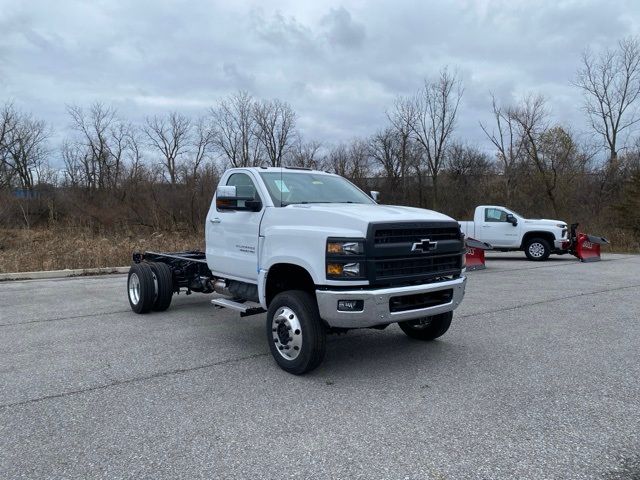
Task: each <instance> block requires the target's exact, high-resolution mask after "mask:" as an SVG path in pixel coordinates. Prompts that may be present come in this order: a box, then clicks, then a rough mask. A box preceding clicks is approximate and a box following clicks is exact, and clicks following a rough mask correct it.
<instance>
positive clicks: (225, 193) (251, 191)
mask: <svg viewBox="0 0 640 480" xmlns="http://www.w3.org/2000/svg"><path fill="white" fill-rule="evenodd" d="M241 189H242V190H246V191H244V192H239V191H238V187H235V186H231V185H222V186H219V187H218V188H217V189H216V208H217V209H218V210H245V211H246V210H248V211H250V212H259V211H260V210H262V202H261V201H260V200H259V199H257V200H256V194H255V188H254V187H253V186H243V187H241Z"/></svg>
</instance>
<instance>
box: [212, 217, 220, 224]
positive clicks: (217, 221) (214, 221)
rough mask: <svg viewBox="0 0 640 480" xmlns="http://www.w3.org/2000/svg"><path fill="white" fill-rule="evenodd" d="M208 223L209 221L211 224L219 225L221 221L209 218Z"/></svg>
mask: <svg viewBox="0 0 640 480" xmlns="http://www.w3.org/2000/svg"><path fill="white" fill-rule="evenodd" d="M209 221H210V222H211V223H220V222H221V221H222V220H221V219H219V218H218V217H216V218H210V219H209Z"/></svg>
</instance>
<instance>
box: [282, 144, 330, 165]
mask: <svg viewBox="0 0 640 480" xmlns="http://www.w3.org/2000/svg"><path fill="white" fill-rule="evenodd" d="M321 148H322V144H321V143H320V142H318V141H315V140H312V141H310V142H304V141H303V140H302V139H301V138H299V137H298V138H297V141H296V142H295V143H294V144H293V146H292V148H291V149H290V150H289V154H288V156H287V157H288V159H289V160H288V162H287V163H289V164H290V165H292V166H296V167H305V168H313V169H318V168H321V164H322V159H321V158H320V149H321Z"/></svg>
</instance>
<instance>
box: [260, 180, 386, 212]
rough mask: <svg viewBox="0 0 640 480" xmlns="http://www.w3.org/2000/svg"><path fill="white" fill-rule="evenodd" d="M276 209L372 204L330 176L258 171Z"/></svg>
mask: <svg viewBox="0 0 640 480" xmlns="http://www.w3.org/2000/svg"><path fill="white" fill-rule="evenodd" d="M260 176H261V177H262V180H263V181H264V183H265V185H266V186H267V190H269V195H270V196H271V199H272V200H273V203H274V205H275V206H276V207H286V206H287V205H292V204H294V203H374V202H373V200H372V199H371V198H369V197H368V196H367V195H366V194H364V193H363V192H362V190H360V189H358V188H357V187H356V186H355V185H353V184H352V183H351V182H349V181H348V180H346V179H344V178H342V177H337V176H336V177H334V176H332V175H319V174H315V173H299V172H296V173H293V172H286V171H284V172H282V173H281V172H261V173H260Z"/></svg>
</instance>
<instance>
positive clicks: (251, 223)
mask: <svg viewBox="0 0 640 480" xmlns="http://www.w3.org/2000/svg"><path fill="white" fill-rule="evenodd" d="M224 185H227V186H234V187H236V190H237V192H238V194H239V195H240V196H242V197H244V198H247V197H252V198H254V201H255V200H257V201H259V202H260V205H261V206H260V210H259V211H252V210H250V209H248V208H247V206H246V202H247V200H237V201H236V202H235V204H234V205H232V206H229V207H227V208H225V209H219V208H218V207H217V206H216V197H215V196H214V198H213V202H212V204H211V208H210V209H209V213H208V215H207V225H206V227H205V230H206V233H205V238H206V244H207V245H206V254H207V264H208V265H209V269H210V270H211V271H212V272H213V273H214V275H215V274H217V275H220V276H224V277H227V278H235V279H238V280H243V281H248V282H256V281H257V279H258V238H259V233H260V221H261V220H262V215H263V214H264V202H263V201H262V200H261V198H260V195H259V193H258V190H257V188H256V184H255V182H254V180H253V179H252V178H251V175H250V174H249V172H235V173H232V174H231V175H229V177H228V178H227V180H226V182H225V183H224Z"/></svg>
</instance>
